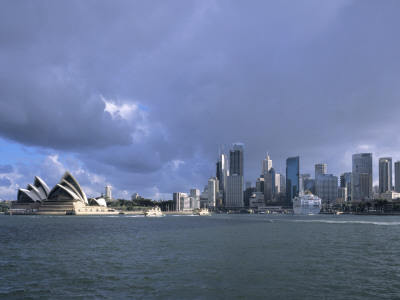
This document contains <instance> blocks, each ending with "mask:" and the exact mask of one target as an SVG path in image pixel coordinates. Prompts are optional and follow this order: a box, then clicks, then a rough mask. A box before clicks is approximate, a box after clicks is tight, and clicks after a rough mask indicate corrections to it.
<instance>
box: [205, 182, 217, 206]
mask: <svg viewBox="0 0 400 300" xmlns="http://www.w3.org/2000/svg"><path fill="white" fill-rule="evenodd" d="M218 199H219V182H218V178H216V177H211V178H210V179H208V205H207V207H208V208H209V209H215V208H216V207H218V206H219V203H218Z"/></svg>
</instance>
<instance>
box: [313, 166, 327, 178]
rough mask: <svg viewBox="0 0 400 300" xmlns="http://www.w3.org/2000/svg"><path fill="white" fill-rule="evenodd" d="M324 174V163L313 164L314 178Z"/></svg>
mask: <svg viewBox="0 0 400 300" xmlns="http://www.w3.org/2000/svg"><path fill="white" fill-rule="evenodd" d="M325 174H326V164H316V165H315V179H318V177H319V176H323V175H325Z"/></svg>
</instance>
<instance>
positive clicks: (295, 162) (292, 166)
mask: <svg viewBox="0 0 400 300" xmlns="http://www.w3.org/2000/svg"><path fill="white" fill-rule="evenodd" d="M299 175H300V157H299V156H294V157H289V158H288V159H286V205H287V206H291V205H292V200H293V198H294V197H296V196H298V195H299V186H300V180H299V178H300V177H299Z"/></svg>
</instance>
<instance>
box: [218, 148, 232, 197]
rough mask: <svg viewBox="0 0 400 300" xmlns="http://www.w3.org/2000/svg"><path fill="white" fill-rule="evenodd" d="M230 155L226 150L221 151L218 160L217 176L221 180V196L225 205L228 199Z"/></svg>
mask: <svg viewBox="0 0 400 300" xmlns="http://www.w3.org/2000/svg"><path fill="white" fill-rule="evenodd" d="M228 173H229V172H228V157H227V156H226V154H225V153H224V152H222V153H220V155H219V159H218V162H217V174H216V175H217V178H218V181H219V189H220V191H222V193H221V197H222V202H223V205H225V200H226V187H227V186H226V184H227V183H226V180H227V178H228Z"/></svg>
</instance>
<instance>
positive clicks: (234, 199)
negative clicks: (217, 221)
mask: <svg viewBox="0 0 400 300" xmlns="http://www.w3.org/2000/svg"><path fill="white" fill-rule="evenodd" d="M227 183H228V189H227V195H226V205H225V208H226V209H234V210H236V209H243V208H244V202H243V176H240V175H236V174H233V175H229V176H228V180H227Z"/></svg>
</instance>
